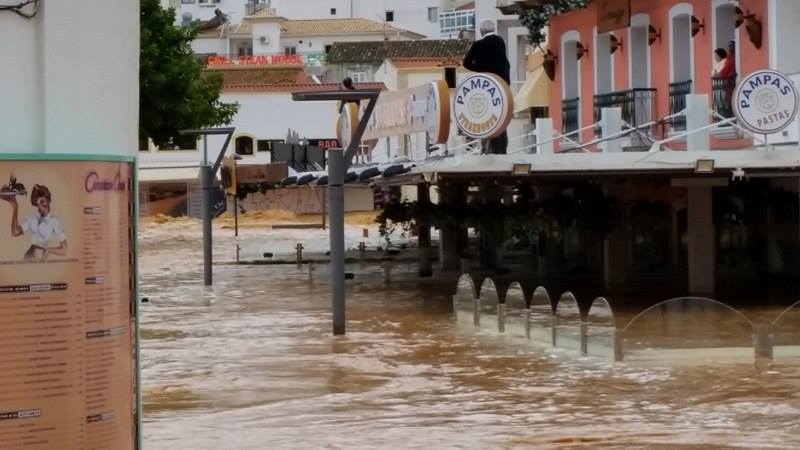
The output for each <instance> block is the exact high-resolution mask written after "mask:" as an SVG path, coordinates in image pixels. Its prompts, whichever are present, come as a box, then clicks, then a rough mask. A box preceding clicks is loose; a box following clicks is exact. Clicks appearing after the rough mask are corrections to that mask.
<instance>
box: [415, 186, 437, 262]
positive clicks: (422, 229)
mask: <svg viewBox="0 0 800 450" xmlns="http://www.w3.org/2000/svg"><path fill="white" fill-rule="evenodd" d="M430 199H431V193H430V186H428V185H427V184H426V183H421V184H418V185H417V204H418V205H419V206H420V207H423V206H425V207H428V206H430V203H431V200H430ZM417 239H418V243H419V245H418V249H419V251H418V258H419V276H421V277H430V276H432V275H433V267H432V266H431V224H430V218H429V217H428V216H427V215H421V216H420V217H418V218H417Z"/></svg>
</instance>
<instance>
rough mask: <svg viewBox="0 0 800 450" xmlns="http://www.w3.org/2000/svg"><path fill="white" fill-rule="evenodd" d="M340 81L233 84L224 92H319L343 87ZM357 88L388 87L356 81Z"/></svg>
mask: <svg viewBox="0 0 800 450" xmlns="http://www.w3.org/2000/svg"><path fill="white" fill-rule="evenodd" d="M341 87H342V86H341V85H340V84H339V83H322V84H317V83H274V84H232V85H228V86H225V88H224V92H318V91H335V90H337V89H341ZM355 88H356V89H382V90H383V89H386V85H385V84H383V83H355Z"/></svg>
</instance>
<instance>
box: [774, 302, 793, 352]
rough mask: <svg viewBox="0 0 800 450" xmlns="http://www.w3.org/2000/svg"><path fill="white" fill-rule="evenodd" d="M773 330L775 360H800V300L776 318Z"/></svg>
mask: <svg viewBox="0 0 800 450" xmlns="http://www.w3.org/2000/svg"><path fill="white" fill-rule="evenodd" d="M771 332H772V344H773V350H772V352H773V358H774V359H775V361H781V362H784V361H790V360H795V361H796V360H800V302H798V303H795V304H794V305H792V306H790V307H789V308H787V309H786V310H785V311H784V312H783V313H781V315H780V316H779V317H778V318H777V319H775V321H774V322H773V323H772V327H771Z"/></svg>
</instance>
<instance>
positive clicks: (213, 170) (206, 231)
mask: <svg viewBox="0 0 800 450" xmlns="http://www.w3.org/2000/svg"><path fill="white" fill-rule="evenodd" d="M234 131H236V129H235V128H233V127H230V128H208V129H202V130H182V131H180V134H181V135H184V136H203V163H202V164H201V165H200V189H201V191H202V192H201V193H202V200H203V206H202V213H201V218H202V220H203V282H204V284H205V285H206V286H211V285H213V284H214V278H213V272H212V268H211V263H212V258H213V247H212V243H213V239H212V227H211V221H212V220H213V214H212V211H211V210H212V198H211V194H212V191H213V189H214V178H215V177H216V175H217V171H218V170H219V168H220V166H222V160H223V158H224V157H225V152H226V151H227V150H228V145H229V144H230V143H231V138H232V137H233V132H234ZM209 135H222V136H226V138H225V143H224V144H223V145H222V148H221V149H220V151H219V154H218V155H217V159H216V161H215V162H214V163H213V164H212V163H211V161H209V160H208V136H209Z"/></svg>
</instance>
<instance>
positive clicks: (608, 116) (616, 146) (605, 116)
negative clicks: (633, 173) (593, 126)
mask: <svg viewBox="0 0 800 450" xmlns="http://www.w3.org/2000/svg"><path fill="white" fill-rule="evenodd" d="M601 116H602V117H601V119H600V127H601V129H602V131H603V138H607V137H609V136H612V135H615V134H618V133H620V132H621V131H622V108H603V109H602V112H601ZM600 148H601V149H603V152H604V153H619V152H621V151H622V140H621V139H620V138H617V139H612V140H609V141H605V142H602V143H601V144H600Z"/></svg>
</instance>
